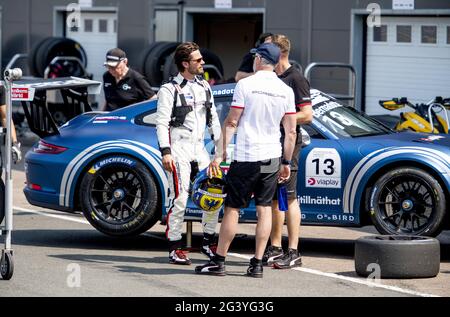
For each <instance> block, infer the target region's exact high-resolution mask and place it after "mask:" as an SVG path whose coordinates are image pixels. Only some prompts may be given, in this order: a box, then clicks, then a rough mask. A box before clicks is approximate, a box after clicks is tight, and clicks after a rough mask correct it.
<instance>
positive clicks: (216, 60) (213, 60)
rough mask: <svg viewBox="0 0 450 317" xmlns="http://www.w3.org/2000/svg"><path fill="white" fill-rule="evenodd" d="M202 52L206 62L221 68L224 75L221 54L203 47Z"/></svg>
mask: <svg viewBox="0 0 450 317" xmlns="http://www.w3.org/2000/svg"><path fill="white" fill-rule="evenodd" d="M200 53H201V54H202V56H203V59H204V61H205V64H210V65H214V66H216V67H217V69H218V70H219V72H220V74H221V75H222V76H223V64H222V60H221V59H220V57H219V56H217V55H216V54H215V53H214V52H212V51H210V50H209V49H207V48H201V49H200Z"/></svg>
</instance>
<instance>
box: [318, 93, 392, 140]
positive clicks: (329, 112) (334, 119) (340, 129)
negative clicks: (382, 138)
mask: <svg viewBox="0 0 450 317" xmlns="http://www.w3.org/2000/svg"><path fill="white" fill-rule="evenodd" d="M312 97H313V103H314V106H313V111H314V120H318V121H319V122H320V123H322V124H323V125H325V126H326V127H327V128H328V129H329V130H330V131H331V132H333V133H334V134H336V135H337V136H340V137H350V138H357V137H363V136H371V135H381V134H387V133H390V130H389V129H388V128H386V127H385V126H383V125H381V124H380V123H379V122H377V121H375V120H373V119H371V118H370V117H368V116H367V115H365V114H364V113H362V112H359V111H357V110H355V109H354V108H351V107H347V106H343V105H341V104H340V103H338V102H337V101H336V100H334V99H332V98H331V97H329V96H327V95H325V94H322V93H317V94H316V95H313V96H312Z"/></svg>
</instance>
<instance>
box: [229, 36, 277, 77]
mask: <svg viewBox="0 0 450 317" xmlns="http://www.w3.org/2000/svg"><path fill="white" fill-rule="evenodd" d="M272 35H273V34H272V33H262V34H261V35H260V36H259V38H258V41H256V44H255V47H258V46H260V45H261V44H263V43H270V42H272ZM254 73H255V71H254V70H253V54H252V53H247V54H245V56H244V57H243V58H242V62H241V65H240V66H239V69H238V71H237V72H236V75H235V76H234V80H235V81H236V82H238V81H240V80H241V79H244V78H246V77H249V76H251V75H253V74H254Z"/></svg>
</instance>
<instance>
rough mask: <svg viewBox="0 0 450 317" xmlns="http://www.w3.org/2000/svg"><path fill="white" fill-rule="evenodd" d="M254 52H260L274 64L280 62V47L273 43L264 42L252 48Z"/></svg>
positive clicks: (251, 51)
mask: <svg viewBox="0 0 450 317" xmlns="http://www.w3.org/2000/svg"><path fill="white" fill-rule="evenodd" d="M250 53H252V54H259V55H261V56H262V57H264V58H265V59H267V60H268V61H269V62H271V63H272V64H273V65H276V64H278V61H279V60H280V48H279V47H278V46H277V45H275V44H273V43H263V44H261V45H260V46H258V47H257V48H254V49H252V50H250Z"/></svg>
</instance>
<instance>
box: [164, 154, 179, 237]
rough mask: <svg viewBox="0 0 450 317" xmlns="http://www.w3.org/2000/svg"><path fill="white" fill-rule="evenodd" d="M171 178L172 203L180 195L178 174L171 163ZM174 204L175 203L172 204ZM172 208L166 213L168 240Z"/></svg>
mask: <svg viewBox="0 0 450 317" xmlns="http://www.w3.org/2000/svg"><path fill="white" fill-rule="evenodd" d="M172 177H173V188H174V191H175V197H174V201H175V199H177V198H178V196H179V195H180V191H179V188H178V187H179V184H178V173H177V168H176V166H175V164H174V163H173V162H172ZM173 204H175V203H173ZM172 209H173V206H172V208H170V210H169V212H168V213H167V228H166V239H169V230H170V216H171V215H172Z"/></svg>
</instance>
